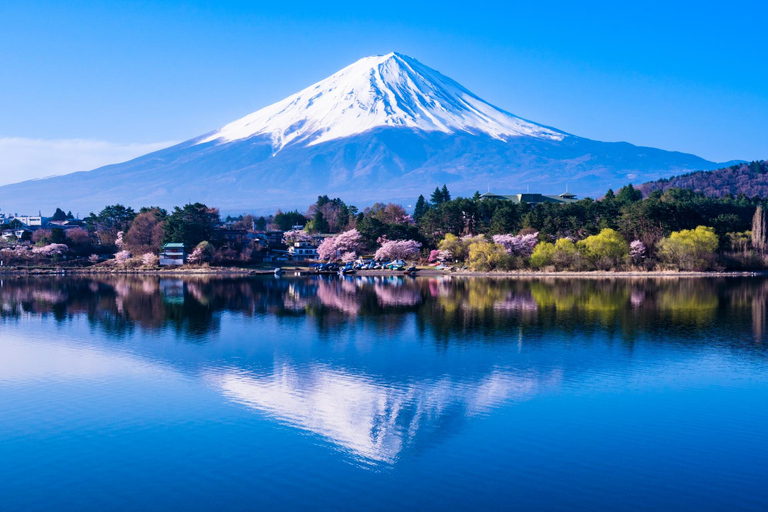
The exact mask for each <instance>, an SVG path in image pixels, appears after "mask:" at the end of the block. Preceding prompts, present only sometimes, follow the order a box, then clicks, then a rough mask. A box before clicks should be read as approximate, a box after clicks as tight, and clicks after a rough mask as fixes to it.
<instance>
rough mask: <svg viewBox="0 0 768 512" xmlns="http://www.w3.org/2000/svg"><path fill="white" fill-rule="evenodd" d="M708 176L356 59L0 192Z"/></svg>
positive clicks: (304, 194)
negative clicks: (172, 136)
mask: <svg viewBox="0 0 768 512" xmlns="http://www.w3.org/2000/svg"><path fill="white" fill-rule="evenodd" d="M717 167H719V165H718V164H716V163H713V162H709V161H707V160H704V159H702V158H699V157H697V156H695V155H690V154H685V153H678V152H670V151H664V150H660V149H655V148H647V147H638V146H634V145H632V144H628V143H624V142H619V143H605V142H598V141H593V140H589V139H585V138H581V137H577V136H575V135H570V134H567V133H565V132H562V131H559V130H556V129H554V128H550V127H546V126H543V125H540V124H537V123H534V122H532V121H527V120H525V119H521V118H519V117H517V116H515V115H513V114H510V113H508V112H505V111H504V110H501V109H499V108H497V107H495V106H493V105H491V104H490V103H487V102H486V101H484V100H482V99H481V98H479V97H477V96H476V95H474V94H472V93H471V92H470V91H468V90H467V89H465V88H464V87H462V86H461V85H459V84H458V83H456V82H455V81H453V80H451V79H450V78H448V77H446V76H444V75H442V74H441V73H439V72H438V71H435V70H433V69H431V68H429V67H427V66H425V65H423V64H421V63H420V62H418V61H417V60H415V59H413V58H410V57H407V56H404V55H401V54H397V53H390V54H387V55H383V56H376V57H367V58H364V59H361V60H359V61H357V62H355V63H354V64H352V65H350V66H348V67H346V68H344V69H342V70H341V71H339V72H338V73H335V74H334V75H332V76H330V77H329V78H327V79H325V80H322V81H320V82H318V83H316V84H314V85H312V86H310V87H307V88H306V89H304V90H302V91H300V92H298V93H296V94H294V95H292V96H289V97H288V98H286V99H284V100H282V101H280V102H277V103H275V104H273V105H270V106H268V107H265V108H263V109H261V110H259V111H257V112H254V113H253V114H250V115H248V116H246V117H243V118H242V119H239V120H237V121H234V122H232V123H230V124H228V125H226V126H224V127H223V128H221V129H220V130H217V131H214V132H211V133H208V134H205V135H202V136H200V137H197V138H195V139H192V140H189V141H186V142H183V143H181V144H178V145H175V146H172V147H170V148H167V149H163V150H160V151H157V152H154V153H150V154H148V155H145V156H142V157H139V158H136V159H134V160H131V161H128V162H125V163H121V164H115V165H109V166H106V167H102V168H99V169H96V170H94V171H89V172H80V173H75V174H70V175H66V176H60V177H53V178H48V179H45V180H36V181H27V182H22V183H17V184H13V185H7V186H4V187H0V204H3V205H4V206H5V207H6V209H8V210H14V211H26V210H29V211H38V210H43V211H47V210H53V209H54V208H56V207H58V206H63V207H65V208H68V209H76V210H79V211H96V210H99V209H100V208H102V207H103V206H105V205H107V204H114V203H121V204H125V205H130V206H134V207H140V206H146V205H158V206H163V207H170V206H173V205H180V204H184V203H186V202H188V201H193V202H195V201H200V202H203V203H206V204H208V205H211V206H217V207H219V208H220V209H221V210H222V211H224V212H230V211H231V212H239V211H252V212H268V211H274V210H275V209H276V208H284V209H285V208H296V207H298V208H305V207H306V206H307V205H308V204H310V203H312V202H313V201H314V200H316V198H317V196H318V195H321V194H328V195H331V196H334V197H341V198H343V199H344V200H345V201H347V202H348V203H352V204H356V205H358V206H365V205H367V204H371V203H373V202H376V201H398V202H402V203H404V204H411V203H412V202H413V201H415V198H416V197H418V195H419V194H421V193H428V192H429V191H430V190H432V189H434V187H435V186H438V185H440V186H442V185H443V184H448V186H449V187H450V189H451V191H452V192H453V193H454V194H455V195H457V194H462V195H469V194H472V193H474V192H475V191H483V192H485V191H487V190H492V191H494V192H496V193H516V192H521V191H525V190H526V188H527V187H530V190H531V191H532V192H542V193H559V192H562V191H564V190H565V188H566V186H568V188H569V190H570V191H572V192H575V193H576V194H578V195H580V196H582V197H583V196H586V195H589V196H592V197H599V196H601V195H602V194H603V193H604V192H605V191H606V190H607V189H608V188H610V187H612V188H618V187H621V186H623V185H625V184H626V183H629V182H635V183H640V182H644V181H649V180H654V179H658V178H662V177H668V176H672V175H675V174H679V173H681V172H687V171H691V170H699V169H713V168H717Z"/></svg>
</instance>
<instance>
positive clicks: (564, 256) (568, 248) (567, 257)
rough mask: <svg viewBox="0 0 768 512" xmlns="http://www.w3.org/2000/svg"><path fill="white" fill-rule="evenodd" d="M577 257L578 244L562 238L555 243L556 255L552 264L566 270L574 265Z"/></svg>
mask: <svg viewBox="0 0 768 512" xmlns="http://www.w3.org/2000/svg"><path fill="white" fill-rule="evenodd" d="M575 257H576V244H574V243H573V241H572V240H570V239H568V238H560V239H559V240H557V241H556V242H555V247H554V253H553V254H552V263H554V265H555V266H556V267H557V268H558V269H559V270H564V269H567V268H569V267H571V266H572V265H573V264H574V258H575Z"/></svg>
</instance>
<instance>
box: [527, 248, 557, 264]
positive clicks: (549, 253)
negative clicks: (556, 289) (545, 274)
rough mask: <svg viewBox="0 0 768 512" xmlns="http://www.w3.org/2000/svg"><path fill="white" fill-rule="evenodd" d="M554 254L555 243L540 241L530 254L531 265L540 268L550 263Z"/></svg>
mask: <svg viewBox="0 0 768 512" xmlns="http://www.w3.org/2000/svg"><path fill="white" fill-rule="evenodd" d="M554 255H555V245H554V244H551V243H549V242H541V243H540V244H538V245H537V246H536V247H535V248H534V249H533V254H531V267H533V268H542V267H546V266H547V265H551V264H552V262H553V257H554Z"/></svg>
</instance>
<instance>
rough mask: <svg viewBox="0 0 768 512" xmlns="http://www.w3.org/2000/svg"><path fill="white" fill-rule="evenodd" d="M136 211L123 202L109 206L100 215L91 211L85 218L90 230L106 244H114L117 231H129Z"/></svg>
mask: <svg viewBox="0 0 768 512" xmlns="http://www.w3.org/2000/svg"><path fill="white" fill-rule="evenodd" d="M134 217H136V212H134V211H133V208H130V207H125V206H123V205H121V204H115V205H112V206H107V207H106V208H104V209H103V210H101V211H100V212H99V214H98V215H94V214H93V213H91V214H90V215H89V216H88V217H86V219H85V224H86V226H87V227H88V230H89V231H92V232H95V233H96V234H97V236H98V238H99V240H100V241H101V244H102V245H104V246H112V245H114V243H115V240H116V239H117V233H118V232H120V231H123V232H125V231H128V228H130V227H131V223H132V222H133V219H134Z"/></svg>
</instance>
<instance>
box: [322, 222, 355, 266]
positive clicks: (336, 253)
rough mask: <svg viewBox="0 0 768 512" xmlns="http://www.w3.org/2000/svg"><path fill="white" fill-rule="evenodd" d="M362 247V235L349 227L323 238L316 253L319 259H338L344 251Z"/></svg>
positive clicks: (353, 250) (352, 250)
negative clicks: (346, 229)
mask: <svg viewBox="0 0 768 512" xmlns="http://www.w3.org/2000/svg"><path fill="white" fill-rule="evenodd" d="M362 249H363V237H362V235H360V233H359V232H358V231H357V230H356V229H350V230H349V231H344V232H343V233H339V234H338V235H336V236H331V237H328V238H326V239H325V240H323V242H322V243H321V244H320V245H319V246H318V247H317V255H318V257H319V258H320V259H321V260H330V259H338V258H340V257H341V255H342V254H344V253H347V252H358V251H360V250H362Z"/></svg>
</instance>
